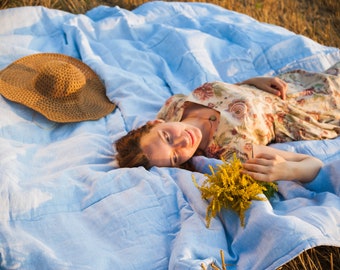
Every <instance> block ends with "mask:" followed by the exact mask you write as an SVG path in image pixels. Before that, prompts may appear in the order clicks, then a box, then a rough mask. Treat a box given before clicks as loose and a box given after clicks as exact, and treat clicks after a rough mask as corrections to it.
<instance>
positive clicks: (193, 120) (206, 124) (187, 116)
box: [181, 103, 220, 151]
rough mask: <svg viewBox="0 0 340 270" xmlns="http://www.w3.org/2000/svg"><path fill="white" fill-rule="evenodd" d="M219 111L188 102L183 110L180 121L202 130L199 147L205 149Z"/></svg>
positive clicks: (211, 136) (217, 120)
mask: <svg viewBox="0 0 340 270" xmlns="http://www.w3.org/2000/svg"><path fill="white" fill-rule="evenodd" d="M219 116H220V115H219V112H217V111H216V110H214V109H211V108H208V107H205V106H202V105H199V104H193V103H190V104H189V105H188V106H187V107H186V108H185V110H184V113H183V117H182V120H181V122H185V123H188V124H191V125H193V126H196V127H197V128H199V129H200V130H201V132H202V141H201V143H200V145H199V149H201V150H203V151H205V149H206V148H207V147H208V145H209V143H210V141H211V139H212V138H213V135H214V133H215V131H216V130H217V127H218V123H219Z"/></svg>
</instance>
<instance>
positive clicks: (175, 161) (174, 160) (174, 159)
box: [172, 153, 178, 165]
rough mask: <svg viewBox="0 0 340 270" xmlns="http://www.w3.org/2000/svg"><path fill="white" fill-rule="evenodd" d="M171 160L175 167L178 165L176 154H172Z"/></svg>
mask: <svg viewBox="0 0 340 270" xmlns="http://www.w3.org/2000/svg"><path fill="white" fill-rule="evenodd" d="M172 159H173V162H174V164H175V165H176V164H178V156H177V153H174V155H173V158H172Z"/></svg>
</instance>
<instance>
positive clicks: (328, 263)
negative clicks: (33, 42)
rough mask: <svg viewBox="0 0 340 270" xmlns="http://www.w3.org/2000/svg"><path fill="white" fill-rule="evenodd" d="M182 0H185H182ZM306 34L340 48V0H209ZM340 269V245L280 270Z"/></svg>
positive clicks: (67, 4)
mask: <svg viewBox="0 0 340 270" xmlns="http://www.w3.org/2000/svg"><path fill="white" fill-rule="evenodd" d="M179 1H181V0H179ZM144 2H146V0H127V1H124V0H1V1H0V9H4V8H11V7H17V6H37V5H42V6H45V7H48V8H54V9H61V10H65V11H68V12H72V13H84V12H86V11H87V10H89V9H91V8H93V7H96V6H98V5H108V6H116V5H118V6H120V7H122V8H125V9H129V10H131V9H133V8H135V7H137V6H139V5H141V4H142V3H144ZM196 2H209V3H214V4H217V5H220V6H222V7H225V8H227V9H230V10H234V11H237V12H241V13H244V14H247V15H249V16H251V17H253V18H255V19H257V20H259V21H261V22H266V23H271V24H276V25H279V26H282V27H285V28H287V29H288V30H290V31H293V32H295V33H297V34H301V35H305V36H307V37H309V38H311V39H313V40H315V41H317V42H319V43H321V44H323V45H326V46H332V47H337V48H340V1H339V0H210V1H209V0H207V1H202V0H199V1H196ZM293 269H294V270H295V269H296V270H300V269H303V270H322V269H324V270H340V248H335V247H317V248H313V249H310V250H308V251H306V252H304V253H302V254H301V255H300V256H298V257H297V258H295V259H293V260H291V261H290V262H288V263H287V264H285V265H284V266H282V267H280V270H293Z"/></svg>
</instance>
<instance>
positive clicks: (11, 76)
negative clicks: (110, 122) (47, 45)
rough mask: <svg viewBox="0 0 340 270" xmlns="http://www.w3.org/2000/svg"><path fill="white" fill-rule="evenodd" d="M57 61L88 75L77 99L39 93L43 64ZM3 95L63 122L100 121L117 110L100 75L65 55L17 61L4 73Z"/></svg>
mask: <svg viewBox="0 0 340 270" xmlns="http://www.w3.org/2000/svg"><path fill="white" fill-rule="evenodd" d="M53 60H57V61H64V62H67V63H70V64H72V65H74V66H76V67H77V68H78V69H79V70H80V71H81V72H82V73H83V74H84V76H85V78H86V83H85V85H84V86H83V87H82V88H81V91H80V92H81V94H80V95H78V96H77V99H69V98H53V97H52V96H47V95H43V94H42V93H40V92H39V91H37V89H36V87H35V85H34V78H35V77H36V76H37V74H38V73H39V72H40V68H41V66H42V64H43V63H45V62H47V61H53ZM0 93H1V94H2V95H3V96H4V97H6V98H7V99H9V100H11V101H14V102H17V103H21V104H23V105H26V106H27V107H29V108H31V109H33V110H35V111H37V112H39V113H41V114H42V115H44V116H45V117H46V118H47V119H49V120H52V121H55V122H59V123H69V122H79V121H86V120H97V119H99V118H102V117H104V116H105V115H107V114H109V113H111V112H112V111H113V110H114V109H115V108H116V105H115V104H114V103H112V102H111V101H110V100H109V99H108V97H107V96H106V89H105V86H104V84H103V83H102V81H101V80H100V78H99V77H98V75H97V74H96V73H95V72H94V71H93V70H92V69H91V68H90V67H88V66H87V65H86V64H84V63H83V62H81V61H80V60H78V59H76V58H73V57H70V56H67V55H63V54H54V53H40V54H33V55H29V56H26V57H23V58H20V59H19V60H17V61H15V62H13V63H12V64H10V65H9V66H8V67H6V68H5V69H3V70H2V71H1V72H0Z"/></svg>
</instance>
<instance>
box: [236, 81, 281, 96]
mask: <svg viewBox="0 0 340 270" xmlns="http://www.w3.org/2000/svg"><path fill="white" fill-rule="evenodd" d="M242 84H249V85H253V86H255V87H257V88H258V89H261V90H263V91H265V92H268V93H271V94H273V95H276V96H279V97H281V98H282V99H286V92H287V84H286V82H284V81H282V80H281V79H279V78H277V77H254V78H250V79H248V80H245V81H243V82H240V83H237V85H242Z"/></svg>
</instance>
